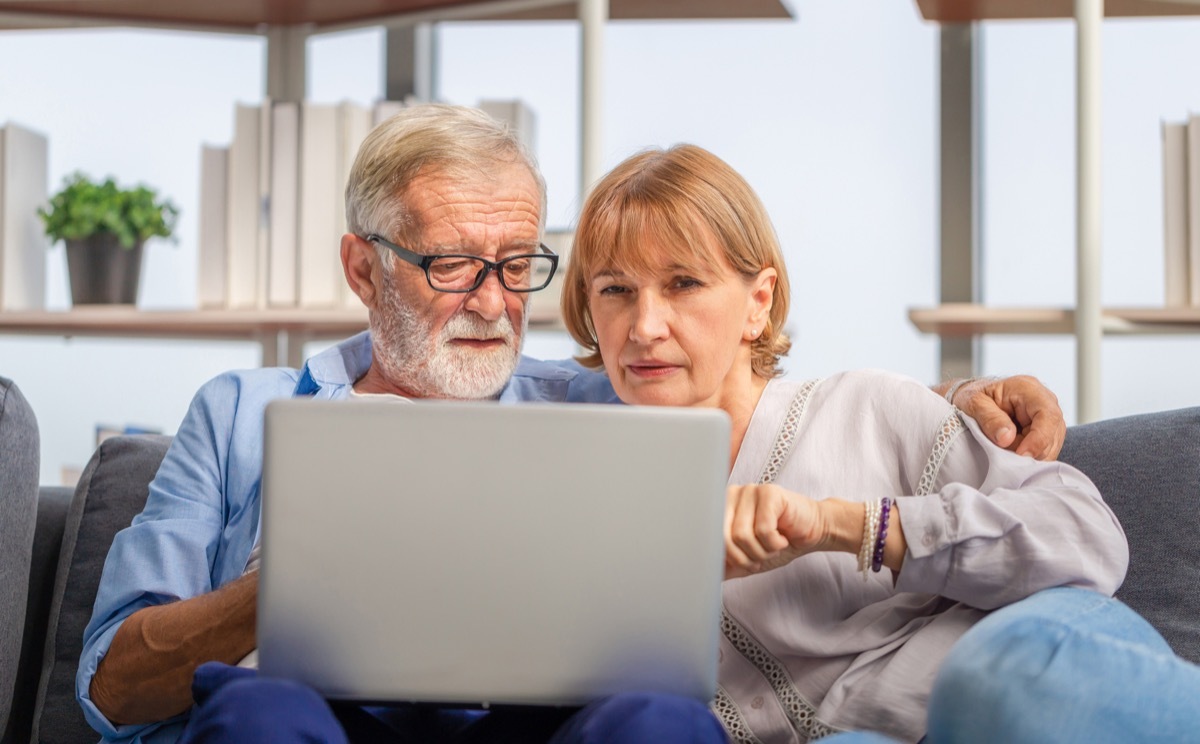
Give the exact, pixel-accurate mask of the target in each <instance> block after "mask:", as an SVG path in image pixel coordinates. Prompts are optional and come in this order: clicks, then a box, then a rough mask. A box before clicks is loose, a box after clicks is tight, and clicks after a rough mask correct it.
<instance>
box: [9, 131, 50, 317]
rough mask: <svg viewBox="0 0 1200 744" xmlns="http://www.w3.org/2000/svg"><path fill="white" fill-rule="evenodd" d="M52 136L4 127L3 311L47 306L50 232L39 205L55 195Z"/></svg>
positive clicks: (37, 308)
mask: <svg viewBox="0 0 1200 744" xmlns="http://www.w3.org/2000/svg"><path fill="white" fill-rule="evenodd" d="M47 144H48V143H47V140H46V137H45V136H44V135H42V134H39V133H38V132H35V131H33V130H31V129H26V128H25V127H22V126H19V125H17V124H13V123H12V122H9V123H8V124H6V125H5V126H3V127H0V310H40V309H42V308H44V307H45V306H46V249H47V248H48V247H49V240H48V239H47V238H46V236H45V232H44V230H43V227H42V221H41V219H40V218H39V217H38V215H37V210H38V207H42V206H45V205H46V201H47V195H48V193H49V181H48V176H47V172H48V162H49V160H48V157H47V153H48V148H47Z"/></svg>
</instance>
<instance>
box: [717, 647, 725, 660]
mask: <svg viewBox="0 0 1200 744" xmlns="http://www.w3.org/2000/svg"><path fill="white" fill-rule="evenodd" d="M717 661H718V662H722V661H725V649H717Z"/></svg>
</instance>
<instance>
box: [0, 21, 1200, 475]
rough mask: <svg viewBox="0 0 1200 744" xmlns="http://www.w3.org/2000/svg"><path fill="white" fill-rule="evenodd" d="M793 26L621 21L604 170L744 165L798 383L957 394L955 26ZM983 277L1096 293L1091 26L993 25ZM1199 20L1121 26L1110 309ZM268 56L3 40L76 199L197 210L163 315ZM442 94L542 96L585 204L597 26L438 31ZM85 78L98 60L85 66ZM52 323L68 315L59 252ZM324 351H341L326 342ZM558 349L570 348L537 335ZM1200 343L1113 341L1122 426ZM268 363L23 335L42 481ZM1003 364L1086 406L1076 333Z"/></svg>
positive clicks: (1129, 282)
mask: <svg viewBox="0 0 1200 744" xmlns="http://www.w3.org/2000/svg"><path fill="white" fill-rule="evenodd" d="M792 6H793V7H794V8H795V9H796V11H797V14H798V16H799V20H798V21H793V22H733V23H702V22H687V23H661V24H660V23H626V22H619V23H613V24H611V25H610V26H609V28H608V31H607V35H606V43H607V50H606V52H607V55H608V56H607V63H606V70H605V74H606V86H605V91H604V100H605V106H606V112H607V113H606V116H605V130H606V131H605V140H604V145H605V152H606V162H605V165H606V166H612V165H615V164H616V163H617V162H618V161H619V160H620V159H622V158H623V157H625V156H627V155H628V154H630V153H632V152H634V151H636V150H638V149H640V148H642V147H645V146H648V145H669V144H672V143H675V142H681V141H687V142H695V143H697V144H700V145H702V146H704V147H707V148H709V149H711V150H713V151H714V152H715V153H717V154H718V155H720V156H721V157H723V158H725V159H726V160H728V161H729V162H730V163H731V164H732V165H734V167H736V168H738V169H739V170H741V171H742V173H744V174H745V175H746V177H747V178H748V179H749V180H750V182H751V183H752V184H753V185H754V186H755V187H756V188H757V189H758V191H759V193H760V195H761V196H762V197H763V200H764V201H765V202H766V204H767V207H768V209H769V210H770V212H771V214H772V216H773V218H774V220H775V224H776V228H777V230H778V232H779V234H780V237H781V240H782V242H783V245H784V247H785V250H786V252H787V258H788V262H789V268H790V270H791V274H792V280H793V310H792V319H791V324H790V327H791V331H792V333H793V338H794V340H795V342H796V343H795V347H794V349H793V352H792V357H791V359H790V360H789V361H788V362H787V364H786V365H785V366H786V369H787V370H788V373H789V375H790V376H793V377H806V376H817V375H823V374H827V373H829V372H832V371H834V370H838V369H842V368H846V367H862V366H873V367H886V368H890V369H895V370H898V371H901V372H904V373H907V374H910V375H913V376H915V377H918V378H921V379H923V380H927V381H930V382H933V381H934V378H935V375H936V359H935V351H936V345H935V343H934V341H933V340H932V339H929V338H926V337H923V336H921V335H920V334H918V333H917V332H916V331H915V330H914V329H913V328H912V327H911V326H910V325H909V324H908V322H907V319H906V310H907V308H908V307H909V306H912V305H930V304H933V303H934V302H935V293H936V271H937V268H936V267H937V263H936V255H937V214H936V204H937V192H936V188H937V184H936V173H937V163H936V159H935V158H936V153H937V148H936V142H937V129H936V127H937V88H936V75H937V29H936V26H934V25H931V24H926V23H924V22H923V21H921V20H920V18H919V16H918V14H917V11H916V8H915V4H912V3H904V2H895V1H894V0H794V1H793V2H792ZM985 37H986V38H985V50H986V51H985V53H986V58H985V62H986V65H987V74H986V82H985V87H986V95H987V98H986V109H985V111H986V121H985V126H986V129H987V131H986V137H987V140H986V143H987V144H986V151H985V156H986V181H985V194H986V210H987V216H986V222H985V242H986V251H987V257H986V263H985V266H986V272H987V273H986V276H987V281H986V285H985V292H986V296H987V298H988V300H989V301H990V302H994V303H997V304H1019V303H1034V302H1036V303H1043V304H1045V303H1051V304H1059V305H1067V304H1070V303H1072V302H1073V297H1074V289H1073V287H1074V284H1073V281H1074V279H1073V277H1074V269H1073V255H1074V237H1073V234H1074V170H1073V169H1074V147H1073V144H1072V142H1073V139H1072V138H1073V127H1074V119H1073V116H1074V113H1073V107H1074V95H1073V77H1072V69H1073V54H1074V52H1073V40H1072V39H1073V37H1072V31H1071V26H1070V25H1069V24H1068V23H1053V22H1052V23H1004V24H994V25H988V26H987V27H986V32H985ZM1198 42H1200V22H1197V21H1133V22H1131V21H1124V22H1121V21H1111V22H1109V23H1108V24H1107V25H1106V27H1105V32H1104V43H1105V49H1104V52H1105V55H1106V63H1105V76H1104V96H1105V99H1104V100H1105V111H1104V116H1105V122H1104V124H1105V130H1104V147H1105V179H1106V181H1105V192H1104V197H1105V200H1106V201H1105V204H1106V218H1105V223H1104V230H1105V232H1104V243H1105V271H1104V300H1105V302H1106V303H1110V304H1124V305H1159V304H1161V302H1162V233H1161V229H1162V228H1161V221H1162V220H1161V206H1160V205H1161V182H1160V178H1159V167H1160V165H1159V159H1160V156H1159V151H1158V147H1159V139H1158V129H1157V126H1158V121H1159V119H1160V118H1162V117H1172V118H1176V119H1178V118H1180V117H1182V116H1183V115H1184V114H1185V113H1186V112H1187V110H1188V109H1189V108H1190V109H1194V110H1200V89H1197V88H1196V87H1195V85H1194V79H1195V78H1194V74H1190V73H1191V72H1194V71H1195V70H1197V69H1200V66H1198V65H1197V61H1198V60H1197V57H1198V56H1200V51H1198V50H1200V43H1198ZM382 43H383V35H382V33H381V32H380V31H379V30H378V29H368V30H363V31H356V32H347V33H343V34H337V35H331V36H325V37H319V38H317V39H314V40H312V41H310V45H309V72H310V84H309V97H310V98H313V99H316V100H324V101H335V100H338V99H341V98H350V99H354V100H359V101H364V102H365V101H370V100H372V99H374V98H376V97H378V96H379V95H380V94H381V92H382ZM263 50H264V46H263V44H262V42H261V41H260V40H258V39H255V38H251V37H240V36H222V35H207V34H184V33H166V32H152V31H130V30H120V31H118V30H108V31H61V32H52V33H51V32H29V31H21V32H4V33H2V34H0V121H3V120H6V119H13V120H16V121H19V122H22V123H24V124H26V125H29V126H32V127H34V128H36V129H39V130H41V131H43V132H46V133H47V134H48V135H49V137H50V159H51V162H50V168H51V182H52V186H53V187H57V185H58V184H59V183H60V182H61V179H62V177H63V176H64V175H66V174H67V173H69V172H70V171H72V170H75V169H77V168H82V169H84V170H87V171H89V172H91V173H92V174H93V175H98V176H99V175H107V174H110V173H111V174H113V175H115V176H116V177H117V178H118V179H119V180H120V181H122V182H134V181H138V180H144V181H146V182H147V183H150V184H152V185H154V186H157V187H158V188H160V189H161V190H162V191H163V192H164V193H165V194H167V195H169V196H170V197H171V198H172V199H174V200H175V201H176V202H177V203H178V204H179V205H180V206H181V207H182V208H183V214H182V215H181V218H180V225H179V241H178V244H177V245H175V246H170V245H167V244H158V245H154V244H152V245H151V246H150V247H148V249H147V251H148V253H147V263H146V266H145V269H144V272H145V273H144V275H143V283H144V287H143V292H142V296H141V300H140V303H141V304H142V305H143V306H144V307H154V308H165V307H191V306H192V305H193V304H194V302H195V289H194V284H195V261H196V246H195V239H196V207H197V185H198V180H199V174H198V155H199V147H200V144H201V143H202V142H212V143H224V142H228V140H229V137H230V132H231V128H232V120H233V103H234V102H235V101H238V100H241V101H253V100H257V99H258V98H259V97H260V93H261V91H262V88H263ZM439 61H440V64H441V83H440V93H441V97H442V98H443V99H444V100H448V101H451V102H455V103H464V104H473V103H475V102H476V101H478V100H479V99H481V98H497V97H520V98H523V99H524V100H526V101H528V102H529V103H530V104H531V105H532V107H533V108H534V110H535V111H536V112H537V114H538V143H539V144H538V149H539V158H540V160H541V162H542V166H543V169H544V171H545V173H546V177H547V180H548V182H549V187H550V194H549V197H550V202H549V215H548V219H549V223H550V225H551V226H552V227H560V226H566V225H569V224H570V223H571V222H572V221H573V219H574V215H575V212H576V210H577V209H578V206H579V205H578V185H577V180H578V173H579V168H578V154H577V150H578V132H577V127H578V121H579V118H578V89H577V77H578V31H577V29H576V27H575V25H574V24H572V23H568V22H555V23H543V24H511V25H497V24H457V25H452V26H443V27H442V28H441V46H440V54H439ZM80 70H85V71H86V74H82V73H81V72H80ZM47 260H48V279H47V281H48V292H49V296H50V302H51V304H52V306H55V307H64V306H65V305H66V278H65V268H64V266H63V258H62V255H61V250H60V249H56V250H52V251H51V252H50V253H49V255H48V257H47ZM312 348H313V349H315V348H317V347H315V346H314V347H312ZM529 349H530V351H532V352H533V353H534V354H537V355H543V356H552V357H558V356H563V355H565V354H566V353H569V352H570V349H571V345H570V343H569V341H568V340H566V339H564V338H563V337H561V336H557V335H554V334H535V335H534V337H533V338H531V339H530V346H529ZM1198 360H1200V338H1196V337H1183V338H1173V339H1167V340H1163V339H1149V338H1139V339H1109V340H1106V341H1105V346H1104V364H1105V368H1104V377H1103V380H1104V389H1103V400H1102V411H1103V414H1104V415H1106V416H1112V415H1119V414H1124V413H1131V412H1136V411H1147V410H1154V409H1162V408H1171V407H1180V406H1185V405H1195V404H1196V403H1197V395H1196V391H1195V387H1194V384H1193V383H1192V382H1191V380H1192V378H1194V377H1195V374H1194V373H1193V372H1192V371H1191V370H1192V369H1194V368H1195V367H1196V362H1197V361H1198ZM257 364H258V349H257V347H255V346H254V345H251V344H244V343H228V344H222V343H209V342H206V343H188V344H183V343H174V342H165V341H155V342H130V341H121V340H113V339H109V340H89V339H73V340H62V339H57V338H17V337H11V336H9V337H0V374H4V375H6V376H10V377H12V378H14V379H15V380H16V381H17V382H18V384H19V385H20V386H21V388H22V389H23V390H24V391H25V393H26V395H27V396H28V397H29V399H30V401H31V402H32V404H33V406H34V409H35V411H36V412H37V415H38V418H39V422H40V424H41V428H42V438H43V466H42V479H43V481H44V482H57V480H58V471H59V468H60V467H61V466H62V465H64V464H76V465H79V464H82V463H83V462H85V461H86V460H87V458H88V456H89V455H90V453H91V449H92V444H91V439H92V436H93V429H94V426H95V425H96V424H97V423H101V422H103V423H112V424H123V423H135V424H145V425H151V426H156V427H159V428H162V429H163V430H165V431H167V432H172V431H174V429H175V427H176V426H177V425H178V422H179V420H180V418H181V417H182V415H183V412H184V410H185V409H186V406H187V403H188V401H189V400H190V398H191V395H192V393H193V392H194V391H195V389H196V388H197V387H198V386H199V385H200V384H201V383H202V382H203V381H204V380H205V379H207V378H209V377H211V376H212V375H214V374H216V373H218V372H220V371H223V370H225V369H230V368H234V367H248V366H254V365H257ZM985 371H987V372H989V373H998V374H1003V373H1010V372H1030V373H1033V374H1036V375H1038V376H1040V377H1042V378H1043V379H1044V380H1046V381H1047V382H1048V383H1049V384H1050V385H1051V386H1052V387H1053V388H1054V389H1055V390H1056V391H1058V392H1059V395H1060V398H1061V399H1062V401H1063V404H1064V408H1065V409H1066V411H1067V413H1068V418H1069V419H1073V417H1074V351H1073V344H1072V343H1071V341H1070V340H1069V339H1058V338H1036V339H1023V338H996V339H992V340H989V341H987V342H986V344H985Z"/></svg>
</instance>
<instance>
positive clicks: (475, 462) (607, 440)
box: [258, 399, 729, 707]
mask: <svg viewBox="0 0 1200 744" xmlns="http://www.w3.org/2000/svg"><path fill="white" fill-rule="evenodd" d="M728 457H729V420H728V417H727V416H726V415H725V414H724V413H723V412H720V411H713V410H699V409H684V408H654V407H644V408H643V407H626V406H612V405H571V404H549V403H542V404H537V403H532V404H524V405H516V406H507V405H498V404H495V403H461V402H458V403H453V402H416V403H411V404H404V403H398V402H391V401H360V400H353V401H314V400H308V399H293V400H282V401H276V402H273V403H271V404H270V405H269V406H268V407H267V411H266V430H265V435H264V470H263V481H262V489H263V493H262V501H263V515H262V563H261V567H260V571H261V574H260V578H259V582H260V584H259V600H258V642H259V669H260V672H261V673H262V674H266V675H271V676H277V677H284V678H289V679H294V680H298V681H300V682H303V683H305V684H307V685H309V686H311V687H313V688H315V689H316V690H317V691H319V692H320V693H322V694H323V695H325V696H326V697H329V698H333V699H339V700H354V701H360V702H377V703H381V702H413V703H436V704H442V705H459V706H485V707H486V706H491V705H580V704H585V703H587V702H588V701H590V700H594V699H597V698H600V697H604V696H607V695H611V694H614V693H617V692H623V691H657V692H666V693H673V694H677V695H683V696H688V697H692V698H695V699H697V700H700V701H704V702H707V701H709V700H710V699H711V698H712V697H713V695H714V693H715V691H716V676H717V640H718V634H719V624H720V614H721V580H722V577H723V571H724V542H723V537H722V528H723V519H724V504H725V484H726V477H727V463H728Z"/></svg>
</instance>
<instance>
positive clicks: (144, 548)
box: [75, 333, 618, 743]
mask: <svg viewBox="0 0 1200 744" xmlns="http://www.w3.org/2000/svg"><path fill="white" fill-rule="evenodd" d="M370 365H371V340H370V335H369V334H368V333H361V334H359V335H357V336H355V337H353V338H350V339H347V340H346V341H343V342H342V343H340V344H338V345H337V346H334V347H332V348H330V349H328V350H326V351H324V352H322V353H320V354H318V355H316V356H314V357H312V358H311V359H309V360H308V363H307V364H305V366H304V369H302V370H295V369H288V368H270V369H255V370H244V371H237V372H227V373H225V374H222V375H220V376H218V377H216V378H214V379H212V380H210V381H209V382H207V383H205V385H204V386H203V387H202V388H201V389H200V391H199V392H198V393H197V394H196V397H195V398H194V399H193V400H192V404H191V406H190V408H189V409H188V412H187V415H186V416H185V417H184V420H183V423H182V424H181V425H180V427H179V431H178V433H177V434H176V435H175V439H174V441H173V442H172V443H171V447H170V449H169V450H168V451H167V454H166V457H165V458H164V459H163V462H162V465H161V466H160V467H159V470H158V474H157V475H156V476H155V477H154V480H153V481H152V482H151V483H150V493H149V496H148V498H147V500H146V506H145V509H144V510H143V511H142V513H141V514H139V515H138V516H137V517H135V518H134V520H133V523H132V524H131V525H130V526H129V527H127V528H126V529H124V530H122V531H121V532H119V533H118V534H117V536H116V538H115V539H114V540H113V544H112V548H111V549H110V550H109V553H108V558H107V559H106V560H105V562H104V572H103V574H102V575H101V577H100V587H99V590H98V591H97V594H96V604H95V607H94V609H93V610H92V619H91V621H90V622H89V623H88V626H87V629H86V630H85V631H84V636H83V638H84V642H83V654H82V656H81V657H80V660H79V671H78V674H77V675H76V678H75V690H76V696H77V697H78V698H79V702H80V704H81V705H82V706H83V712H84V715H85V716H86V718H87V720H88V723H90V724H91V725H92V726H93V727H94V728H95V729H96V730H97V731H99V732H100V733H101V734H102V735H103V737H104V740H105V741H111V742H148V743H149V742H173V741H175V740H176V739H178V738H179V736H180V734H181V733H182V731H183V726H184V723H185V722H186V720H187V715H186V714H185V715H181V716H178V717H176V718H172V719H170V720H169V721H165V722H161V723H155V724H148V725H131V726H114V725H113V724H112V723H111V722H110V721H109V720H108V719H107V718H105V717H104V715H103V714H101V713H100V711H99V710H98V709H97V708H96V706H95V705H93V704H92V701H91V699H90V697H89V687H90V685H91V682H92V676H93V675H94V674H95V673H96V667H97V665H98V664H99V663H100V660H101V659H102V658H104V655H105V654H106V653H107V652H108V647H109V644H111V643H112V639H113V636H114V635H115V634H116V632H117V628H118V627H120V625H121V623H122V622H123V621H124V620H125V618H127V617H129V616H130V615H131V614H133V613H134V612H136V611H137V610H140V609H142V608H143V607H149V606H152V605H160V604H165V603H168V602H173V601H175V600H178V599H187V598H190V597H196V596H199V595H201V594H205V593H208V592H211V591H213V590H214V589H217V588H218V587H220V586H222V585H224V584H226V583H227V582H229V581H232V580H234V579H236V578H238V577H239V576H241V575H242V573H243V572H244V571H245V568H246V562H247V560H248V558H249V556H250V551H251V549H252V548H253V547H254V544H255V542H256V541H257V540H258V533H259V483H260V481H261V479H262V451H263V449H262V448H263V412H264V409H265V408H266V405H267V403H269V402H270V401H272V400H274V399H277V398H284V397H292V396H305V395H307V396H312V397H314V398H320V399H339V398H346V397H348V396H349V394H350V388H351V386H352V385H353V383H354V382H355V380H357V379H358V378H360V377H362V376H363V375H364V374H365V373H366V371H367V369H368V367H370ZM500 401H501V402H502V403H513V402H521V401H555V402H576V403H615V402H618V399H617V397H616V394H615V393H614V392H613V389H612V386H611V385H610V384H609V382H608V378H607V377H605V376H604V375H602V374H598V373H596V372H591V371H589V370H586V369H584V368H583V367H581V366H579V365H578V364H577V363H575V362H573V361H565V362H540V361H537V360H535V359H530V358H527V357H522V358H521V362H520V364H519V365H518V366H517V371H516V373H515V374H514V375H513V377H512V379H511V380H510V381H509V383H508V385H507V386H505V388H504V391H503V392H502V393H501V395H500Z"/></svg>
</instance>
